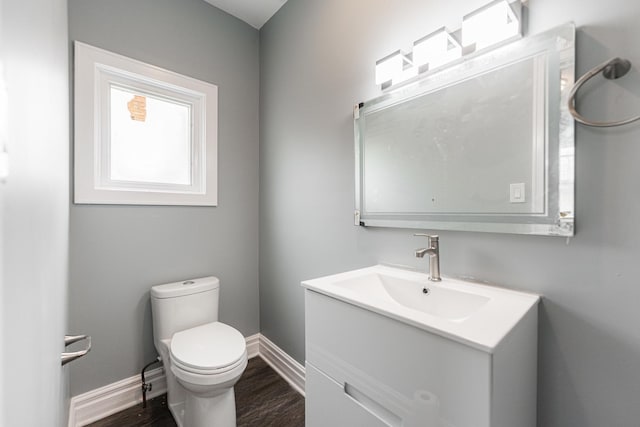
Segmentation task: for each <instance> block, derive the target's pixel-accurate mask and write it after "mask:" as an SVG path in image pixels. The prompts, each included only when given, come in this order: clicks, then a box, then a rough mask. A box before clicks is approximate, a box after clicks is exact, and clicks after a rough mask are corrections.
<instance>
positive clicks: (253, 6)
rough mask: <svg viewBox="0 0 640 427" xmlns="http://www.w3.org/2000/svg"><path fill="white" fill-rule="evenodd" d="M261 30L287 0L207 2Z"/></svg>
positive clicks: (213, 0) (220, 0) (218, 0)
mask: <svg viewBox="0 0 640 427" xmlns="http://www.w3.org/2000/svg"><path fill="white" fill-rule="evenodd" d="M205 1H206V2H207V3H210V4H212V5H214V6H215V7H217V8H218V9H222V10H224V11H225V12H227V13H229V14H231V15H233V16H235V17H236V18H239V19H241V20H243V21H244V22H246V23H247V24H249V25H251V26H252V27H254V28H257V29H260V28H261V27H262V26H263V25H264V23H265V22H267V21H268V20H269V18H271V17H272V16H273V15H274V14H275V13H276V12H277V11H278V9H280V8H281V7H282V5H283V4H285V3H286V2H287V0H205Z"/></svg>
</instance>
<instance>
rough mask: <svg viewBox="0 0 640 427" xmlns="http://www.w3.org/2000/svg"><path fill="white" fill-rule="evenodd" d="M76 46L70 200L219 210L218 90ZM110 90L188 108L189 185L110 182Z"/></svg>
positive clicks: (132, 61) (139, 63) (104, 52)
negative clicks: (71, 197) (131, 92)
mask: <svg viewBox="0 0 640 427" xmlns="http://www.w3.org/2000/svg"><path fill="white" fill-rule="evenodd" d="M74 47H75V49H74V52H75V77H74V83H75V85H74V87H75V93H74V129H75V141H74V160H75V163H74V202H75V203H76V204H130V205H194V206H217V202H218V201H217V148H218V141H217V139H218V88H217V86H216V85H213V84H211V83H207V82H203V81H200V80H196V79H193V78H191V77H186V76H183V75H180V74H177V73H174V72H172V71H168V70H165V69H162V68H159V67H156V66H154V65H150V64H146V63H144V62H141V61H138V60H135V59H131V58H128V57H125V56H122V55H118V54H115V53H112V52H109V51H106V50H103V49H99V48H96V47H94V46H90V45H88V44H85V43H82V42H78V41H75V42H74ZM112 87H115V88H118V89H121V90H122V89H124V90H133V91H135V92H138V93H140V94H142V95H145V94H146V95H148V96H151V97H153V98H156V99H158V98H159V99H163V98H164V99H167V100H168V101H171V102H176V103H181V104H186V105H189V107H190V112H191V148H190V151H191V164H190V173H191V179H190V182H191V183H190V184H189V185H184V184H171V183H151V182H143V181H117V180H112V179H111V178H110V170H111V169H110V160H111V156H110V108H111V106H110V102H109V101H110V91H111V88H112Z"/></svg>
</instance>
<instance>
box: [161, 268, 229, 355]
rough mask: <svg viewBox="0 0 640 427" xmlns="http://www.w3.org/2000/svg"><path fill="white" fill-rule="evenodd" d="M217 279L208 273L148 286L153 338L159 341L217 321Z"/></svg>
mask: <svg viewBox="0 0 640 427" xmlns="http://www.w3.org/2000/svg"><path fill="white" fill-rule="evenodd" d="M219 291H220V280H218V278H217V277H214V276H209V277H202V278H199V279H190V280H184V281H181V282H174V283H167V284H165V285H157V286H153V287H152V288H151V314H152V317H153V341H154V343H155V345H156V348H157V349H158V350H159V349H160V347H159V344H160V341H162V340H165V339H170V338H171V337H172V336H173V334H175V333H176V332H179V331H183V330H185V329H190V328H193V327H195V326H199V325H203V324H205V323H210V322H216V321H217V320H218V295H219Z"/></svg>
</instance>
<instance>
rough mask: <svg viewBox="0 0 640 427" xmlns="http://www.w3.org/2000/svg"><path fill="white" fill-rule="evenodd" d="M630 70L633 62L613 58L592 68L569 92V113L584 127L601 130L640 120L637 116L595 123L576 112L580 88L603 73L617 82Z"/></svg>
mask: <svg viewBox="0 0 640 427" xmlns="http://www.w3.org/2000/svg"><path fill="white" fill-rule="evenodd" d="M630 69H631V62H629V61H628V60H626V59H622V58H613V59H610V60H608V61H607V62H603V63H602V64H600V65H598V66H597V67H594V68H592V69H591V70H589V71H588V72H587V73H585V75H584V76H582V77H580V78H579V79H578V81H577V82H576V83H575V84H574V85H573V87H572V88H571V92H569V112H570V113H571V115H572V116H573V118H574V119H576V121H577V122H579V123H582V124H583V125H587V126H593V127H599V128H608V127H614V126H622V125H626V124H629V123H633V122H635V121H638V120H640V116H636V117H631V118H629V119H625V120H620V121H617V122H594V121H591V120H589V119H587V118H585V117H583V116H581V115H580V113H578V112H577V111H576V93H577V92H578V89H580V87H582V85H583V84H585V83H586V82H587V81H588V80H589V79H591V78H592V77H594V76H596V75H598V73H600V72H602V75H603V76H604V77H605V78H606V79H609V80H615V79H618V78H620V77H622V76H624V75H625V74H627V73H628V72H629V70H630Z"/></svg>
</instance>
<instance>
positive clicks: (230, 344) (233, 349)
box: [170, 322, 247, 375]
mask: <svg viewBox="0 0 640 427" xmlns="http://www.w3.org/2000/svg"><path fill="white" fill-rule="evenodd" d="M246 347H247V345H246V341H245V339H244V337H243V336H242V334H241V333H240V332H239V331H237V330H236V329H234V328H232V327H231V326H229V325H226V324H224V323H221V322H211V323H206V324H204V325H200V326H197V327H195V328H191V329H187V330H184V331H180V332H177V333H175V334H174V335H173V337H172V338H171V345H170V352H171V362H172V364H173V366H175V367H176V368H178V369H180V370H182V371H186V372H190V373H192V374H197V375H218V374H224V373H225V372H229V371H232V370H235V369H237V368H238V367H239V366H241V365H243V364H246V360H247V349H246Z"/></svg>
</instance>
